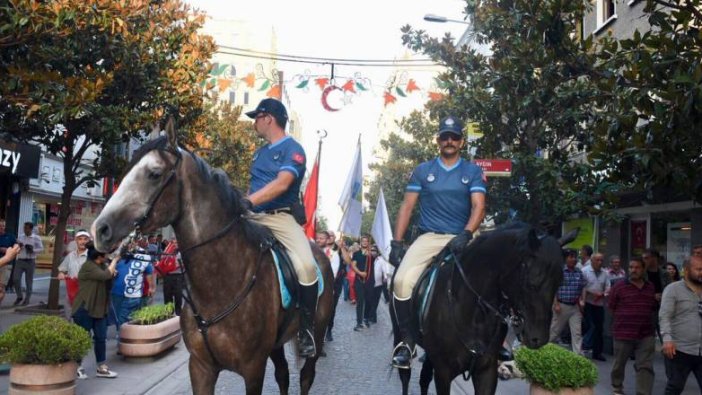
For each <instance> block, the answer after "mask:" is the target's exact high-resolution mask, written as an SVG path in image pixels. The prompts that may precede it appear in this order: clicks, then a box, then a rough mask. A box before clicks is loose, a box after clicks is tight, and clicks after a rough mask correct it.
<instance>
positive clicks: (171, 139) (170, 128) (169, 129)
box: [166, 116, 178, 150]
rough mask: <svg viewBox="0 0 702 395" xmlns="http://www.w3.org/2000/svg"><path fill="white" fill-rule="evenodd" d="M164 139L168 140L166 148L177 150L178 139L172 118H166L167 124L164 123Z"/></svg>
mask: <svg viewBox="0 0 702 395" xmlns="http://www.w3.org/2000/svg"><path fill="white" fill-rule="evenodd" d="M166 138H167V139H168V147H169V148H171V149H173V150H177V149H178V138H177V137H176V130H175V120H174V119H173V116H170V117H168V122H166Z"/></svg>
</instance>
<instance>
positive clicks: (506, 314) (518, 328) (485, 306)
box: [447, 255, 527, 381]
mask: <svg viewBox="0 0 702 395" xmlns="http://www.w3.org/2000/svg"><path fill="white" fill-rule="evenodd" d="M526 270H527V265H526V262H525V260H522V261H521V263H520V269H519V271H520V275H521V277H522V279H523V281H522V282H523V284H521V285H522V287H524V286H526V283H525V281H526ZM456 271H458V273H459V275H460V278H461V281H462V282H463V284H464V285H465V286H466V287H467V288H468V290H469V291H470V292H471V293H472V294H473V295H474V296H475V297H476V299H477V301H478V306H480V307H481V308H482V310H483V313H484V314H486V315H487V314H489V313H492V314H493V315H495V316H497V317H498V318H499V319H500V321H499V323H500V324H505V325H508V326H512V328H513V330H514V332H515V334H516V335H517V337H518V338H521V333H522V332H523V330H524V316H523V315H522V313H521V311H520V310H519V309H518V307H517V306H516V303H514V302H513V301H511V300H510V298H509V296H508V295H506V294H505V293H504V292H500V293H501V295H500V296H501V297H502V299H503V300H504V303H502V304H500V306H499V307H498V308H495V307H494V306H493V305H492V304H490V303H489V302H488V301H486V300H485V298H483V296H482V295H481V294H480V293H479V292H478V291H476V290H475V288H474V287H473V286H472V285H471V283H470V281H469V280H468V276H467V275H466V273H465V271H464V270H463V266H462V265H461V263H460V262H459V259H458V258H457V257H456V256H455V255H454V256H453V265H452V268H451V278H450V279H449V281H448V288H447V293H448V302H449V314H450V315H453V312H454V309H453V306H452V304H453V301H454V299H455V296H454V292H453V276H454V273H455V272H456ZM450 321H451V322H453V327H454V329H455V330H456V334H457V338H458V340H459V341H460V342H461V344H462V345H463V347H464V348H465V349H466V350H467V351H468V354H469V355H470V361H469V362H468V369H467V370H466V371H465V372H463V373H462V375H463V379H464V380H466V381H468V380H470V378H471V376H472V374H473V368H474V367H475V362H476V360H477V359H478V358H479V357H480V356H481V355H483V354H484V353H485V352H484V351H483V350H476V347H473V346H471V345H469V344H468V343H467V342H466V341H465V340H464V339H463V337H462V336H461V330H460V329H459V328H458V324H457V320H455V319H451V320H450ZM492 339H493V340H491V341H490V344H488V347H487V350H490V349H491V348H492V346H493V345H494V341H495V340H496V339H497V336H493V338H492Z"/></svg>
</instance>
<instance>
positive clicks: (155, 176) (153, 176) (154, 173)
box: [149, 170, 161, 180]
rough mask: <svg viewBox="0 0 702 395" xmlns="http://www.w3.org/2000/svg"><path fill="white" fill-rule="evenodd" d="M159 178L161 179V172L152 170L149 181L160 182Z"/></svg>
mask: <svg viewBox="0 0 702 395" xmlns="http://www.w3.org/2000/svg"><path fill="white" fill-rule="evenodd" d="M159 178H161V172H160V171H154V170H152V171H150V172H149V179H151V180H158V179H159Z"/></svg>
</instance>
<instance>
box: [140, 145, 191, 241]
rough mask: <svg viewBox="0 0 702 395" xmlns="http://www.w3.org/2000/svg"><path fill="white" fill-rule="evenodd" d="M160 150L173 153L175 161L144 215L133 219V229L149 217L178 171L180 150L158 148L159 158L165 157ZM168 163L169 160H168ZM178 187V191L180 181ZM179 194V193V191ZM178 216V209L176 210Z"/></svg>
mask: <svg viewBox="0 0 702 395" xmlns="http://www.w3.org/2000/svg"><path fill="white" fill-rule="evenodd" d="M162 151H166V152H168V153H170V154H173V155H175V157H176V160H175V163H173V167H172V168H171V171H170V174H168V178H166V181H164V182H163V183H162V184H161V187H160V188H159V190H158V192H157V193H156V194H155V195H154V196H153V197H152V198H151V200H150V201H149V205H148V206H147V207H146V211H145V212H144V215H142V216H141V217H140V218H138V219H137V220H136V221H134V229H135V230H136V231H137V232H139V231H140V229H141V227H142V226H143V225H144V224H145V223H146V221H147V220H148V219H149V216H150V215H151V212H152V211H153V210H154V206H155V205H156V202H157V201H158V199H159V198H160V197H161V195H162V194H163V191H165V190H166V187H167V186H168V184H170V183H171V181H173V180H174V179H175V176H176V172H177V171H178V165H180V162H181V160H182V155H181V153H180V151H178V150H174V149H166V150H159V151H158V152H159V155H161V158H165V157H164V156H163V154H162V153H161V152H162ZM169 163H170V161H169ZM178 189H179V192H180V189H182V186H181V184H180V183H178ZM179 195H180V193H179ZM178 198H179V200H178V201H179V202H180V196H178ZM178 216H180V210H178Z"/></svg>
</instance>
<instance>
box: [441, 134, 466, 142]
mask: <svg viewBox="0 0 702 395" xmlns="http://www.w3.org/2000/svg"><path fill="white" fill-rule="evenodd" d="M449 139H451V140H452V141H461V140H463V136H459V135H457V134H453V133H444V134H440V135H439V141H448V140H449Z"/></svg>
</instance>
